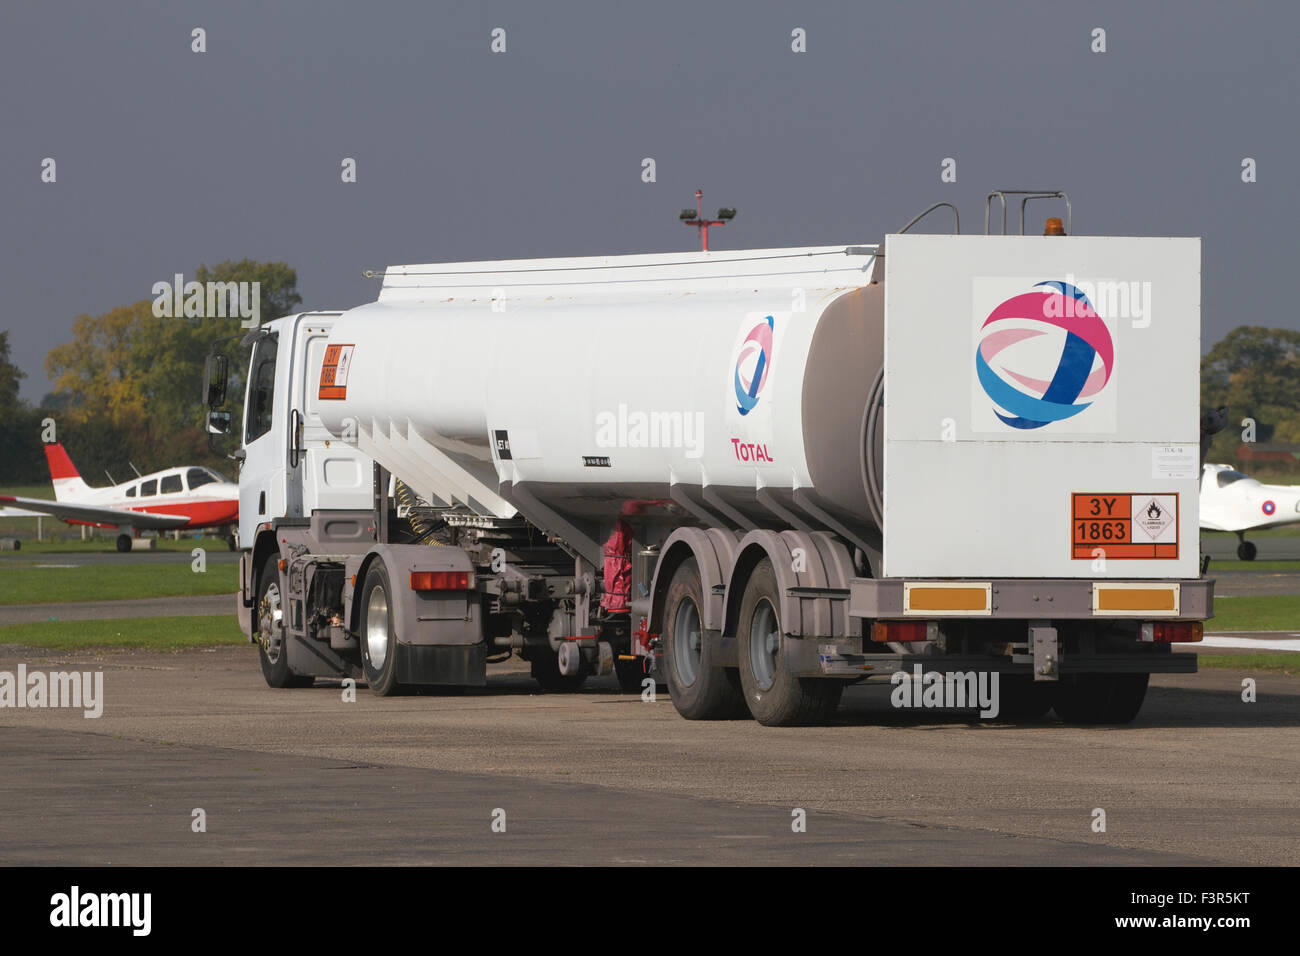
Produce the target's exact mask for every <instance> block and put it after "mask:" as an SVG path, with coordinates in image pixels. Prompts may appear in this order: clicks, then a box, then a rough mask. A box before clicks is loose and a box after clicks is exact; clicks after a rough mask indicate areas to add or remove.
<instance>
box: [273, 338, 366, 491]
mask: <svg viewBox="0 0 1300 956" xmlns="http://www.w3.org/2000/svg"><path fill="white" fill-rule="evenodd" d="M336 317H337V313H335V314H333V315H320V314H314V315H310V316H306V317H305V318H304V321H303V322H302V323H301V324H300V326H299V332H298V342H299V345H298V346H297V347H296V348H295V355H297V356H298V357H299V361H298V362H296V363H295V365H296V366H297V367H296V368H295V371H294V402H293V412H292V413H291V418H292V421H293V427H294V431H295V435H294V437H293V439H292V440H293V441H295V443H296V449H291V450H290V465H291V466H292V465H293V463H294V461H295V459H296V461H297V467H291V468H290V472H289V475H290V479H289V496H290V502H289V504H290V508H291V510H292V512H293V513H294V514H297V515H304V516H305V515H310V514H311V513H312V512H314V511H317V510H322V509H323V510H340V509H342V510H353V509H360V510H368V509H369V508H370V507H371V505H372V501H371V496H372V493H373V492H372V489H371V483H372V475H371V460H370V459H369V458H368V457H366V456H365V455H363V454H361V452H359V451H358V450H357V444H356V442H357V437H356V430H355V426H353V428H352V433H351V435H349V434H346V433H345V434H343V435H333V434H331V433H330V431H329V430H328V429H326V427H325V426H324V424H323V423H322V422H321V416H320V378H321V366H322V364H323V363H324V358H325V349H326V347H327V346H328V345H329V334H330V329H331V327H332V326H333V324H334V322H333V320H334V319H335V318H336ZM345 425H346V423H345Z"/></svg>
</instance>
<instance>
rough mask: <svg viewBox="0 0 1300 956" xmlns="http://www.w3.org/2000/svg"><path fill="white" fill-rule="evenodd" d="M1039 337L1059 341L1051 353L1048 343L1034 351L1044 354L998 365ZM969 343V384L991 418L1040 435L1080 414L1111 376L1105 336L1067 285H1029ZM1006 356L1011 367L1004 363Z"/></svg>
mask: <svg viewBox="0 0 1300 956" xmlns="http://www.w3.org/2000/svg"><path fill="white" fill-rule="evenodd" d="M977 315H978V313H977ZM977 321H978V319H977ZM1058 330H1060V331H1058ZM1061 332H1064V336H1063V337H1062V335H1061ZM1043 336H1051V337H1052V339H1055V340H1057V341H1060V342H1061V345H1060V347H1059V350H1058V349H1057V348H1056V347H1055V345H1054V344H1053V342H1052V341H1051V339H1049V340H1046V341H1044V342H1040V343H1037V344H1039V345H1050V346H1051V347H1050V349H1044V348H1038V349H1033V348H1019V349H1013V350H1012V352H1011V354H1009V355H1007V356H1003V357H1002V358H999V357H1000V356H1002V355H1003V353H1004V352H1006V351H1007V350H1008V349H1011V348H1012V346H1018V345H1020V344H1021V343H1024V342H1027V341H1029V340H1033V339H1041V338H1042V337H1043ZM977 339H978V345H977V347H976V350H975V373H976V376H977V377H978V380H979V383H980V386H981V387H982V388H983V390H984V394H985V395H987V396H988V398H989V399H990V400H991V401H992V403H993V406H994V407H993V409H992V411H993V414H995V415H996V416H997V417H998V419H999V420H1000V421H1002V422H1003V423H1004V424H1006V425H1009V426H1010V427H1012V428H1018V429H1023V430H1032V429H1037V428H1043V427H1044V426H1046V425H1050V424H1052V423H1053V422H1061V421H1065V420H1066V419H1071V418H1074V416H1076V415H1079V414H1081V413H1083V412H1084V411H1086V410H1087V409H1088V408H1089V407H1091V406H1092V405H1093V403H1094V401H1095V400H1096V399H1097V396H1098V395H1101V394H1103V393H1104V391H1105V389H1106V386H1107V384H1108V383H1109V382H1110V380H1111V376H1112V374H1113V373H1114V370H1115V346H1114V341H1113V340H1112V338H1111V333H1110V329H1108V328H1107V326H1106V323H1105V322H1104V321H1103V320H1102V318H1101V316H1099V315H1098V314H1097V311H1096V309H1095V308H1094V306H1093V304H1092V302H1090V301H1089V300H1088V296H1087V295H1086V294H1085V293H1084V292H1083V291H1082V290H1080V289H1079V288H1078V287H1077V286H1074V285H1072V284H1070V283H1068V282H1059V281H1046V282H1036V283H1034V285H1033V291H1029V292H1022V293H1020V294H1018V295H1014V296H1012V297H1011V298H1009V299H1006V300H1004V301H1003V302H1000V303H999V304H998V305H996V306H995V307H994V308H993V310H992V311H991V312H990V313H989V314H988V317H987V318H986V319H985V320H984V323H983V325H981V326H980V328H979V333H978V336H977ZM1012 356H1014V357H1015V360H1013V361H1008V359H1010V358H1011V357H1012ZM1022 363H1027V364H1022ZM1081 424H1082V423H1081ZM1097 430H1099V431H1100V430H1105V429H1104V428H1102V427H1099V428H1098V429H1097Z"/></svg>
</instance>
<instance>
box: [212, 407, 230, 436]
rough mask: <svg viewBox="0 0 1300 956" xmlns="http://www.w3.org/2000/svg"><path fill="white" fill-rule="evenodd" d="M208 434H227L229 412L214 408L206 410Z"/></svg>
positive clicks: (228, 432) (228, 429)
mask: <svg viewBox="0 0 1300 956" xmlns="http://www.w3.org/2000/svg"><path fill="white" fill-rule="evenodd" d="M208 434H209V435H229V434H230V412H219V411H215V410H214V411H210V412H208Z"/></svg>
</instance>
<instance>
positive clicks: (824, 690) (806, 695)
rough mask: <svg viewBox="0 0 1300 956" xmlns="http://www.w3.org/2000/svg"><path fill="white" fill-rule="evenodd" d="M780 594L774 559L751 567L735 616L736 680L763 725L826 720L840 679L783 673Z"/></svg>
mask: <svg viewBox="0 0 1300 956" xmlns="http://www.w3.org/2000/svg"><path fill="white" fill-rule="evenodd" d="M780 609H781V594H780V590H779V589H778V587H777V584H776V572H775V571H773V570H772V562H771V561H770V560H769V559H767V558H764V559H763V560H762V561H760V562H758V564H757V565H755V566H754V570H753V571H752V572H751V573H750V576H749V581H748V582H747V583H746V584H745V594H744V597H743V598H742V599H741V602H740V615H739V617H738V618H737V620H736V635H737V637H739V638H740V648H739V653H740V683H741V686H742V687H743V688H744V691H745V703H746V704H748V705H749V712H750V713H751V714H753V715H754V719H755V720H757V721H758V722H759V723H760V724H762V725H763V726H765V727H802V726H808V725H811V724H824V723H828V722H829V721H830V719H831V717H832V716H834V714H835V708H836V707H838V706H839V703H840V695H842V694H843V693H844V684H843V682H841V681H838V680H826V679H820V678H815V677H792V676H790V674H788V673H786V671H785V668H784V663H783V660H782V654H781V647H782V644H783V642H784V641H786V640H790V638H787V637H786V636H785V631H784V628H783V627H782V625H781V610H780Z"/></svg>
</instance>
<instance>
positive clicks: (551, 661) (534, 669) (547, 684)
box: [529, 654, 587, 693]
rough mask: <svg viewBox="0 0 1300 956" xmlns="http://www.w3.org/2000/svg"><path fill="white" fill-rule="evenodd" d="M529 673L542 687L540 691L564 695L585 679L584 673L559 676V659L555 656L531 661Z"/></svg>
mask: <svg viewBox="0 0 1300 956" xmlns="http://www.w3.org/2000/svg"><path fill="white" fill-rule="evenodd" d="M529 673H531V674H532V675H533V680H535V681H537V683H539V684H541V685H542V690H548V691H559V692H564V693H569V692H572V691H575V690H577V689H578V688H579V687H581V686H582V685H583V682H584V681H586V679H587V674H586V672H585V671H584V672H583V673H581V674H561V673H560V658H559V656H558V655H556V654H547V655H546V656H545V657H542V658H539V659H538V660H535V661H533V662H532V663H531V664H530V665H529Z"/></svg>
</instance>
